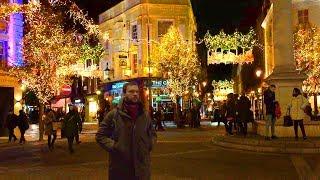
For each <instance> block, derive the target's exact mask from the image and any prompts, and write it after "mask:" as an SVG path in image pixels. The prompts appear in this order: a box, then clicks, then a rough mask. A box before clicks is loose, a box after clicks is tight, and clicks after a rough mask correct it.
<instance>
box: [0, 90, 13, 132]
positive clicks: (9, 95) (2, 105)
mask: <svg viewBox="0 0 320 180" xmlns="http://www.w3.org/2000/svg"><path fill="white" fill-rule="evenodd" d="M13 97H14V88H9V87H0V136H3V135H5V134H7V133H6V129H5V127H4V123H5V121H6V119H7V115H8V112H9V110H10V108H13Z"/></svg>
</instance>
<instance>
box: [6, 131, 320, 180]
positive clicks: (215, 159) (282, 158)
mask: <svg viewBox="0 0 320 180" xmlns="http://www.w3.org/2000/svg"><path fill="white" fill-rule="evenodd" d="M222 132H223V128H209V129H202V130H190V129H182V130H175V129H170V130H168V131H165V132H161V133H158V136H159V138H158V140H159V142H158V144H157V145H156V147H155V149H154V152H153V154H152V175H153V179H290V180H292V179H299V175H300V176H303V177H307V176H309V177H317V176H319V177H320V163H319V162H320V155H303V156H301V155H286V154H282V155H277V154H263V153H253V152H245V151H237V150H228V149H223V148H220V147H216V146H214V145H213V144H212V143H211V142H210V139H211V137H212V135H213V134H214V133H222ZM81 138H82V143H81V144H80V145H76V146H75V147H76V148H75V150H76V152H75V154H73V155H70V154H69V153H68V151H67V145H66V141H65V140H58V142H57V145H56V149H55V150H54V151H53V152H49V151H48V149H47V147H46V145H45V144H43V143H28V144H25V145H10V146H1V150H0V159H1V161H0V179H6V180H7V179H77V180H79V179H107V178H106V176H107V166H108V165H107V158H108V157H107V153H106V152H104V151H103V150H102V149H101V148H100V147H98V145H97V144H96V143H95V142H94V134H85V135H82V136H81ZM2 145H3V144H2Z"/></svg>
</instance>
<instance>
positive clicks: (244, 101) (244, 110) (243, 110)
mask: <svg viewBox="0 0 320 180" xmlns="http://www.w3.org/2000/svg"><path fill="white" fill-rule="evenodd" d="M250 108H251V102H250V100H249V98H248V97H247V96H245V94H242V95H241V97H240V99H239V101H238V103H237V111H238V117H239V125H240V129H241V132H242V133H243V135H244V136H246V135H247V131H248V121H250V118H251V117H250V112H251V111H250Z"/></svg>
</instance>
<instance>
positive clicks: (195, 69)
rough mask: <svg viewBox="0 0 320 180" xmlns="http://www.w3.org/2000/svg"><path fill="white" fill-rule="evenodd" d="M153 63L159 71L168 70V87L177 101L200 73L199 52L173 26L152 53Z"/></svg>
mask: <svg viewBox="0 0 320 180" xmlns="http://www.w3.org/2000/svg"><path fill="white" fill-rule="evenodd" d="M151 59H152V60H153V62H152V64H154V66H155V67H156V69H157V70H158V71H159V72H167V81H168V84H167V88H166V90H167V91H168V92H169V93H170V94H171V95H170V97H171V99H172V100H173V101H174V102H176V100H177V99H176V97H177V96H180V97H181V96H182V95H183V93H184V92H186V91H187V90H188V89H189V88H190V87H191V86H192V85H193V84H195V81H196V79H195V78H194V77H197V75H198V74H199V73H200V64H199V61H198V60H197V54H196V52H195V50H193V48H192V46H190V44H189V43H187V42H186V41H185V40H184V39H183V37H182V35H181V33H180V31H179V30H178V29H177V28H176V27H174V26H172V27H170V28H169V30H168V32H167V34H165V35H164V36H163V37H162V38H161V39H160V43H158V44H155V46H154V47H153V51H152V53H151Z"/></svg>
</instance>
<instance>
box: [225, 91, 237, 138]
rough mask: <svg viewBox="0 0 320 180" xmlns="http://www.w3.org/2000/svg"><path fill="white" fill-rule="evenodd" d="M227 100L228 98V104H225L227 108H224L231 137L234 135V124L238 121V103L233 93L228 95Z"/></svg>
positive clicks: (226, 124)
mask: <svg viewBox="0 0 320 180" xmlns="http://www.w3.org/2000/svg"><path fill="white" fill-rule="evenodd" d="M227 98H228V99H227V103H226V104H225V107H224V109H225V117H226V123H225V128H226V131H227V133H228V134H229V135H233V132H232V127H233V123H234V122H235V121H236V116H237V112H236V102H235V99H234V97H233V94H232V93H230V94H228V96H227Z"/></svg>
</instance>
